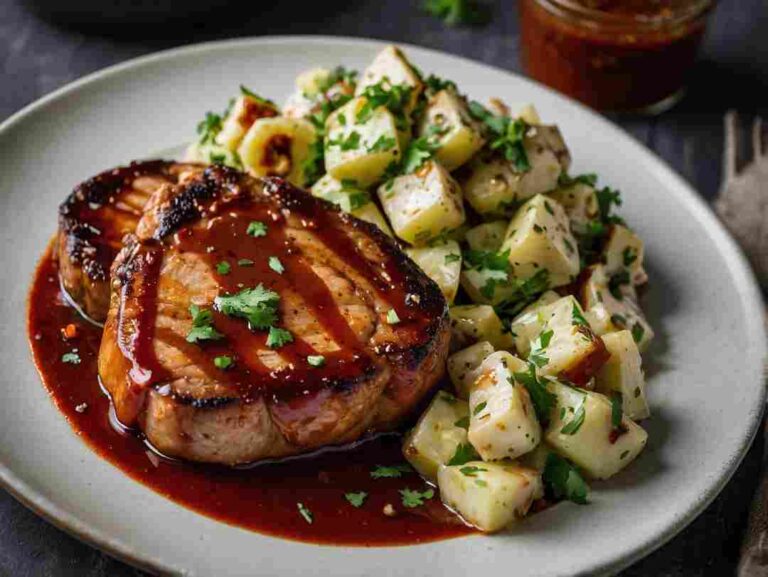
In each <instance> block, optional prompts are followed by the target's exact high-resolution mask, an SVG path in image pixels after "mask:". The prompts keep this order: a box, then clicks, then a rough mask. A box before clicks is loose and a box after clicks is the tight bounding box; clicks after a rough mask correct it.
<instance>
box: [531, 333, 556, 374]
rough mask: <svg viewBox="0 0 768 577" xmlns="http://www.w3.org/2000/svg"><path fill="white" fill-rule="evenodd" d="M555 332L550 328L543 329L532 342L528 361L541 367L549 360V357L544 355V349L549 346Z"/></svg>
mask: <svg viewBox="0 0 768 577" xmlns="http://www.w3.org/2000/svg"><path fill="white" fill-rule="evenodd" d="M554 335H555V332H554V331H552V330H551V329H550V330H546V331H541V332H540V333H539V336H538V337H536V339H535V340H534V341H533V342H532V343H531V352H530V353H529V354H528V361H529V362H531V363H533V364H534V365H536V366H537V367H539V368H541V367H543V366H544V365H546V364H547V363H548V362H549V357H547V356H545V355H544V351H545V350H546V349H547V347H548V346H549V343H550V341H551V340H552V337H553V336H554Z"/></svg>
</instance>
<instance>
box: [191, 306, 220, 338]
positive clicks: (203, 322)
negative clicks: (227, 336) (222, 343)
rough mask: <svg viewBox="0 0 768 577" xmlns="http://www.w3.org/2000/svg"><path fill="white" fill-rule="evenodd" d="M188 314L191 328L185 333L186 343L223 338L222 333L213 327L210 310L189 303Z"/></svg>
mask: <svg viewBox="0 0 768 577" xmlns="http://www.w3.org/2000/svg"><path fill="white" fill-rule="evenodd" d="M189 314H190V315H192V330H190V331H189V332H188V333H187V342H188V343H199V342H200V341H217V340H219V339H222V338H224V335H222V334H221V333H220V332H219V331H217V330H216V329H215V328H214V327H213V313H212V312H211V311H210V310H208V309H201V308H200V307H199V306H197V305H189Z"/></svg>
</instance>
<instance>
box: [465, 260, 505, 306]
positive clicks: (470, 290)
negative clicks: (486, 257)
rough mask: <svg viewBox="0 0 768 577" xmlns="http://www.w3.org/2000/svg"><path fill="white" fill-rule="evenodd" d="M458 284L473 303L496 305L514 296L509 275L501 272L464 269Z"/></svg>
mask: <svg viewBox="0 0 768 577" xmlns="http://www.w3.org/2000/svg"><path fill="white" fill-rule="evenodd" d="M459 282H460V283H461V286H462V287H463V288H464V291H465V292H466V293H467V295H469V299H470V300H471V301H472V302H473V303H478V304H489V305H497V304H499V303H501V302H503V301H505V300H509V299H511V298H512V297H513V296H514V294H515V289H514V287H513V286H512V285H511V284H509V275H508V274H507V273H506V272H503V271H497V270H489V269H476V268H464V269H463V270H462V271H461V278H460V279H459Z"/></svg>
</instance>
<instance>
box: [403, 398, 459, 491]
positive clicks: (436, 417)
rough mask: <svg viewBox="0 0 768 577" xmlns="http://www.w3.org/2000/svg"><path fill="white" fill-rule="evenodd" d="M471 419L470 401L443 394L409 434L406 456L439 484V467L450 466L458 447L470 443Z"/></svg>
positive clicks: (405, 442)
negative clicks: (468, 435) (468, 432)
mask: <svg viewBox="0 0 768 577" xmlns="http://www.w3.org/2000/svg"><path fill="white" fill-rule="evenodd" d="M468 417H469V409H468V408H467V403H466V401H462V400H460V399H457V398H456V397H454V396H453V395H450V394H448V393H446V392H445V391H439V392H438V393H437V395H435V398H434V399H432V402H431V403H430V405H429V407H428V408H427V410H426V411H424V413H423V414H422V415H421V418H420V419H419V422H418V423H416V426H415V427H414V428H413V429H411V431H410V432H409V433H408V435H406V437H405V439H404V441H403V455H405V458H406V459H407V460H408V462H409V463H410V464H411V465H413V468H414V469H416V470H417V471H418V472H419V473H420V474H421V475H423V476H424V477H425V478H427V479H429V480H430V481H432V482H435V481H436V480H437V469H438V467H439V466H440V465H445V464H446V463H448V462H449V461H450V460H451V458H452V457H453V455H454V454H455V452H456V448H457V447H458V446H459V445H461V444H465V443H466V442H467V425H466V421H467V419H468Z"/></svg>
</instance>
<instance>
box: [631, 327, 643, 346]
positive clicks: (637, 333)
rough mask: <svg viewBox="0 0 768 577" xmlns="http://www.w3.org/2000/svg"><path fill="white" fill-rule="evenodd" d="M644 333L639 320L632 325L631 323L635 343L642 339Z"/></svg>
mask: <svg viewBox="0 0 768 577" xmlns="http://www.w3.org/2000/svg"><path fill="white" fill-rule="evenodd" d="M644 335H645V328H643V325H641V324H640V323H639V322H636V323H635V324H634V325H632V340H634V341H635V342H636V343H639V342H640V341H642V340H643V336H644Z"/></svg>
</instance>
